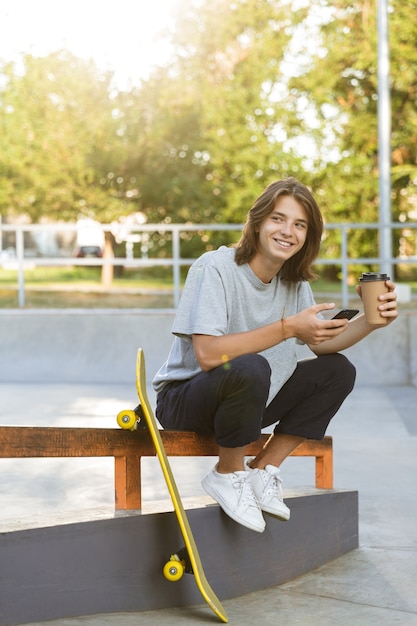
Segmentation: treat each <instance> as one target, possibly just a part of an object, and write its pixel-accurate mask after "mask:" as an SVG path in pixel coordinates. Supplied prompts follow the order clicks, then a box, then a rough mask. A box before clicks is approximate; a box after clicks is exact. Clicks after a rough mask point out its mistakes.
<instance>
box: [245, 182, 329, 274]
mask: <svg viewBox="0 0 417 626" xmlns="http://www.w3.org/2000/svg"><path fill="white" fill-rule="evenodd" d="M282 196H292V197H293V198H295V199H296V200H297V202H299V203H300V204H301V206H302V207H303V208H304V210H305V212H306V215H307V220H308V227H307V237H306V240H305V243H304V245H303V247H302V248H301V250H299V251H298V252H297V254H295V255H294V256H293V257H291V258H290V259H288V261H286V262H285V263H284V265H283V267H282V268H281V272H280V274H281V276H282V277H283V278H285V279H286V280H288V281H290V282H298V281H300V280H311V279H313V278H316V275H315V274H314V272H313V271H312V265H313V263H314V261H315V260H316V258H317V256H318V254H319V250H320V242H321V237H322V233H323V218H322V215H321V213H320V209H319V207H318V205H317V202H316V201H315V199H314V198H313V195H312V193H311V192H310V191H309V189H307V187H306V186H305V185H303V184H301V183H300V182H299V181H298V180H297V179H296V178H293V177H290V178H285V179H283V180H278V181H275V182H273V183H271V184H270V185H268V187H267V188H266V189H265V190H264V191H263V192H262V193H261V195H260V196H259V197H258V198H257V200H256V201H255V204H254V205H253V207H252V208H251V209H250V211H249V213H248V216H247V219H246V224H245V226H244V228H243V231H242V236H241V238H240V240H239V241H238V243H237V244H236V256H235V261H236V263H237V264H238V265H243V264H244V263H249V261H250V260H251V259H252V258H253V257H254V255H255V254H256V252H257V250H258V245H259V227H260V225H261V223H262V222H263V221H264V220H265V219H266V218H267V217H268V215H270V213H272V211H273V210H274V208H275V204H276V202H277V200H278V198H280V197H282Z"/></svg>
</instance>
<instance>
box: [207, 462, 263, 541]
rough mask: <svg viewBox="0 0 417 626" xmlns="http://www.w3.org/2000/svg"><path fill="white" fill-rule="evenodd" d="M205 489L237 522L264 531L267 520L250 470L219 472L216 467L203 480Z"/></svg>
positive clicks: (257, 530) (258, 531)
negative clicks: (249, 474)
mask: <svg viewBox="0 0 417 626" xmlns="http://www.w3.org/2000/svg"><path fill="white" fill-rule="evenodd" d="M201 485H202V487H203V489H204V490H205V491H206V492H207V493H208V494H209V496H211V497H212V498H213V499H214V500H216V502H218V504H219V505H220V506H221V508H222V509H223V511H224V512H225V513H227V515H229V517H231V518H232V519H233V520H234V521H235V522H238V523H239V524H242V525H243V526H246V527H247V528H250V529H251V530H254V531H256V532H257V533H262V532H263V531H264V530H265V520H264V518H263V515H262V511H261V509H260V507H259V504H258V502H257V500H256V497H255V494H254V493H253V489H252V487H251V484H250V482H249V481H248V472H246V471H239V472H232V473H230V474H219V472H218V471H217V465H216V467H215V468H214V469H213V470H211V472H209V473H208V474H207V475H206V476H205V477H204V478H203V480H202V482H201Z"/></svg>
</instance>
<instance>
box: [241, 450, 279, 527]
mask: <svg viewBox="0 0 417 626" xmlns="http://www.w3.org/2000/svg"><path fill="white" fill-rule="evenodd" d="M251 461H252V459H248V460H247V461H246V463H245V465H246V468H247V469H246V472H247V474H248V479H249V482H250V484H251V485H252V489H253V491H254V493H255V496H256V498H257V500H258V503H259V506H260V507H261V509H262V511H264V512H265V513H269V514H270V515H275V517H279V519H281V520H285V521H287V520H289V519H290V509H289V508H288V507H287V505H286V504H285V503H284V499H283V493H282V485H281V483H282V480H281V478H280V475H279V469H278V467H275V466H274V465H267V466H266V467H265V469H259V468H255V469H252V468H251V467H249V463H250V462H251Z"/></svg>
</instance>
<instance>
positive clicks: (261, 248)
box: [249, 195, 308, 283]
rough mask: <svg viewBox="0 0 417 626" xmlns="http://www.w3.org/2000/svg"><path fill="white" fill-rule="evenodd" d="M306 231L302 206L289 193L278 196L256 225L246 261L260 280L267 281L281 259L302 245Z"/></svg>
mask: <svg viewBox="0 0 417 626" xmlns="http://www.w3.org/2000/svg"><path fill="white" fill-rule="evenodd" d="M307 231H308V219H307V214H306V211H305V209H304V207H303V206H302V205H301V204H300V203H299V202H298V201H297V200H296V199H295V198H294V197H293V196H289V195H288V196H280V197H279V198H278V199H277V201H276V203H275V207H274V209H273V211H272V212H271V213H270V214H269V215H268V216H267V217H266V218H265V219H264V220H263V222H261V224H260V226H259V240H258V249H257V252H256V254H255V255H254V256H253V258H252V259H251V261H250V262H249V265H250V266H251V268H252V270H253V271H254V272H255V274H256V275H257V276H258V278H260V279H261V280H262V281H263V282H266V283H267V282H270V281H271V280H272V278H273V277H274V276H275V274H277V273H278V272H279V270H280V269H281V268H282V266H283V265H284V263H285V261H287V260H288V259H290V258H291V257H293V256H294V255H295V254H296V253H297V252H298V251H299V250H301V248H302V247H303V245H304V243H305V241H306V237H307Z"/></svg>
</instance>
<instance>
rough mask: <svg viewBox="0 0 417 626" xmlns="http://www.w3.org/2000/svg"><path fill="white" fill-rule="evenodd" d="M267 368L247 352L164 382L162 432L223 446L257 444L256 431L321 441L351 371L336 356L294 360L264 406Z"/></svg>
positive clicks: (352, 377)
mask: <svg viewBox="0 0 417 626" xmlns="http://www.w3.org/2000/svg"><path fill="white" fill-rule="evenodd" d="M270 374H271V370H270V367H269V364H268V361H267V360H266V359H265V358H264V357H263V356H261V355H259V354H248V355H244V356H241V357H238V358H236V359H233V360H232V361H229V362H228V363H225V364H224V365H220V366H219V367H216V368H214V369H212V370H210V371H209V372H201V373H199V374H197V376H195V377H194V378H191V379H189V380H186V381H182V382H174V383H169V384H168V385H166V387H164V389H163V390H162V391H161V392H159V393H158V398H157V408H156V416H157V418H158V420H159V421H160V423H161V424H162V426H163V427H164V428H165V429H166V430H191V431H194V432H197V433H206V434H212V435H214V437H215V439H216V442H217V443H218V444H219V445H220V446H223V447H225V448H235V447H239V446H244V445H247V444H249V443H251V442H252V441H256V440H257V439H258V438H259V437H260V434H261V429H262V428H264V427H265V426H270V425H271V424H277V425H276V427H275V429H274V432H275V433H285V434H289V435H297V436H299V437H305V438H308V439H319V440H320V439H322V438H323V437H324V435H325V432H326V428H327V426H328V424H329V422H330V420H331V419H332V417H333V416H334V415H335V413H336V412H337V410H338V409H339V407H340V405H341V404H342V403H343V401H344V399H345V398H346V396H348V395H349V393H350V392H351V391H352V389H353V386H354V383H355V376H356V371H355V368H354V366H353V365H352V363H351V362H350V361H349V360H348V359H347V358H346V357H345V356H343V355H341V354H329V355H325V356H319V357H317V358H312V359H306V360H302V361H299V362H298V365H297V368H296V370H295V372H294V373H293V375H292V376H291V378H289V380H288V381H287V382H286V383H285V384H284V385H283V387H282V388H281V389H280V391H279V392H278V393H277V395H276V396H275V398H273V400H272V402H271V403H270V404H269V405H268V406H267V407H266V402H267V399H268V394H269V387H270Z"/></svg>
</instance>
